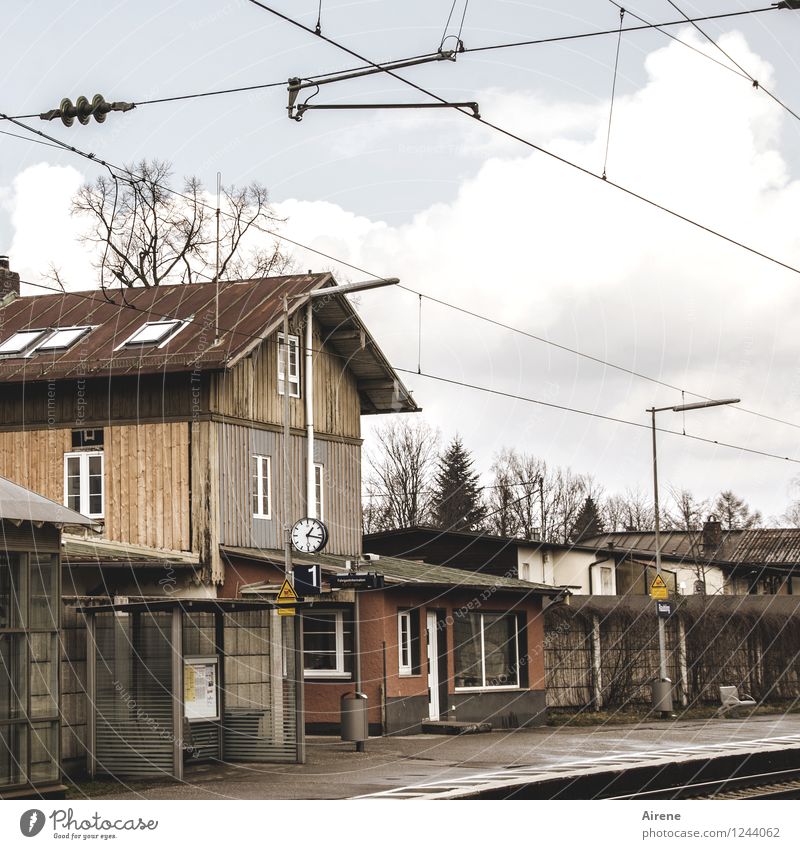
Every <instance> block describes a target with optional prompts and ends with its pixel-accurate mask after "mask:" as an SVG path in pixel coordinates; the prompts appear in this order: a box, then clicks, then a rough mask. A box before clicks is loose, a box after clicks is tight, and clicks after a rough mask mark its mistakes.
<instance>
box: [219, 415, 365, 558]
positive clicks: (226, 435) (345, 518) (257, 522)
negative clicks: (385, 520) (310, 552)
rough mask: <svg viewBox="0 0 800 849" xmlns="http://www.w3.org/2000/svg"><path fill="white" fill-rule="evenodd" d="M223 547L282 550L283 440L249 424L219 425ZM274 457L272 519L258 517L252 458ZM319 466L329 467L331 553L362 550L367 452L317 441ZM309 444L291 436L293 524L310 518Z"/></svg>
mask: <svg viewBox="0 0 800 849" xmlns="http://www.w3.org/2000/svg"><path fill="white" fill-rule="evenodd" d="M219 428H220V431H219V468H220V542H221V543H222V544H223V545H235V546H241V547H243V548H262V549H263V548H273V549H277V548H281V546H282V541H281V528H282V527H283V496H282V484H283V472H282V469H283V435H282V434H280V433H277V432H275V431H272V430H262V429H259V428H248V427H245V426H243V425H234V424H220V425H219ZM253 454H262V455H264V456H267V457H270V458H271V467H272V468H271V484H272V487H271V490H272V512H271V518H270V519H258V518H254V517H253V510H252V497H251V477H250V476H251V474H252V469H251V465H250V464H251V457H252V455H253ZM314 457H315V460H316V462H318V463H322V464H323V466H324V468H325V475H324V480H325V492H324V498H323V503H324V506H325V511H324V512H325V515H324V521H325V524H326V525H327V526H328V530H329V532H330V541H329V543H328V546H327V548H326V553H328V554H343V555H348V554H356V553H358V552H359V551H360V549H361V448H360V446H359V445H353V444H350V443H346V442H340V441H335V440H328V439H325V438H320V437H317V438H316V439H315V441H314ZM305 464H306V439H305V437H303V436H299V435H296V434H293V435H292V437H291V458H290V469H291V472H290V477H289V480H290V487H291V505H292V506H291V516H290V520H291V521H296V520H297V519H299V518H301V517H302V516H305V515H306V466H305Z"/></svg>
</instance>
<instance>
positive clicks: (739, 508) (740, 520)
mask: <svg viewBox="0 0 800 849" xmlns="http://www.w3.org/2000/svg"><path fill="white" fill-rule="evenodd" d="M714 513H715V515H716V516H718V517H719V520H720V522H721V523H722V527H723V530H726V531H735V530H739V529H741V528H754V527H757V526H758V525H760V524H761V513H760V512H759V511H758V510H751V509H750V505H749V504H748V503H747V502H746V501H745V500H744V499H743V498H740V497H739V496H738V495H736V494H735V493H733V492H731V490H729V489H726V490H724V491H723V492H721V493H720V494H719V495H718V496H717V500H716V501H715V502H714Z"/></svg>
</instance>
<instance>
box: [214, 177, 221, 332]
mask: <svg viewBox="0 0 800 849" xmlns="http://www.w3.org/2000/svg"><path fill="white" fill-rule="evenodd" d="M221 187H222V174H221V173H220V172H219V171H217V245H216V249H217V256H216V264H215V270H214V308H215V311H216V323H215V324H214V344H215V345H216V344H217V343H218V342H219V199H220V194H221V190H222V188H221Z"/></svg>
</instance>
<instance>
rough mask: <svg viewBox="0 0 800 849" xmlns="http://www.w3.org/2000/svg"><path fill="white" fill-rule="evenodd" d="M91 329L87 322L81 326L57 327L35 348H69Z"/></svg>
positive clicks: (39, 349) (48, 349)
mask: <svg viewBox="0 0 800 849" xmlns="http://www.w3.org/2000/svg"><path fill="white" fill-rule="evenodd" d="M91 329H92V328H91V327H90V326H89V325H88V324H87V325H83V326H81V327H57V328H56V329H55V332H54V333H53V334H52V335H51V336H48V337H47V339H45V340H44V341H43V342H40V343H39V344H38V345H37V346H36V350H37V351H58V350H61V349H62V348H69V347H70V345H74V344H75V342H77V341H78V339H80V338H81V336H84V335H86V334H87V333H88V332H89V331H90V330H91Z"/></svg>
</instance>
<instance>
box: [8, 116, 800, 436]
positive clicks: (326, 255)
mask: <svg viewBox="0 0 800 849" xmlns="http://www.w3.org/2000/svg"><path fill="white" fill-rule="evenodd" d="M0 117H3V113H0ZM10 120H11V121H12V122H13V123H15V124H17V125H18V126H20V127H22V128H24V129H25V130H27V131H28V132H31V133H34V134H36V135H38V136H41V137H43V138H45V139H47V140H49V141H52V142H55V144H56V146H57V147H61V148H63V149H66V150H69V151H70V152H72V153H75V154H76V155H78V156H82V157H84V158H86V159H89V160H90V161H92V162H97V163H99V164H100V165H103V166H104V167H105V168H106V169H108V170H109V173H112V176H113V172H112V169H115V170H117V171H120V172H123V173H125V174H127V175H128V177H127V179H128V182H130V180H131V179H134V180H135V179H136V177H135V175H134V174H132V172H130V171H128V170H127V169H123V168H120V167H119V166H115V165H112V164H111V163H109V162H107V161H105V160H103V159H100V158H98V157H96V156H95V155H94V154H91V153H86V152H85V151H83V150H80V149H79V148H76V147H74V146H72V145H67V144H66V143H65V142H62V141H60V140H59V139H56V138H55V137H52V136H49V135H48V134H46V133H43V132H42V131H41V130H37V129H35V128H33V127H29V126H28V125H26V124H23V123H21V122H19V121H18V120H17V119H15V118H11V119H10ZM30 141H35V139H30ZM123 179H126V178H124V177H123ZM162 188H163V189H164V190H165V191H166V192H168V193H170V194H172V195H173V196H175V197H179V198H182V199H184V200H189V198H188V197H187V196H186V195H184V194H183V193H181V192H179V191H177V190H175V189H171V188H170V187H168V186H163V187H162ZM198 202H200V201H198ZM200 203H202V202H200ZM203 206H205V207H206V208H207V209H209V210H211V211H215V210H214V209H213V207H212V206H211V205H209V204H203ZM222 214H223V215H225V216H226V217H232V216H231V214H230V213H228V212H223V213H222ZM253 226H254V227H255V229H256V230H258V231H259V232H262V233H265V234H267V235H270V236H273V237H274V238H276V239H278V240H280V241H283V242H287V243H288V244H291V245H294V246H295V247H298V248H301V249H303V250H307V251H309V252H311V253H314V254H315V255H317V256H321V257H324V258H325V259H329V260H331V261H332V262H336V263H337V264H340V265H343V266H345V267H346V268H350V269H352V270H353V271H358V272H359V273H361V274H365V275H367V276H369V277H375V278H378V279H385V278H384V277H383V275H380V274H376V273H375V272H374V271H370V270H368V269H366V268H363V267H362V266H358V265H355V264H354V263H351V262H348V261H346V260H343V259H340V258H339V257H336V256H333V255H332V254H329V253H326V252H324V251H321V250H318V249H317V248H313V247H311V246H310V245H306V244H304V243H302V242H299V241H297V240H295V239H292V238H290V237H288V236H284V235H283V234H281V233H279V232H278V231H276V230H270V229H269V228H266V227H261V226H259V225H256V224H254V225H253ZM29 285H33V286H35V285H41V284H29ZM42 288H47V287H42ZM398 288H401V289H405V290H406V291H408V292H411V293H413V294H415V295H417V296H418V297H420V298H422V297H425V298H427V299H428V300H429V301H432V302H434V303H438V304H440V305H442V306H445V307H449V308H451V309H454V310H457V311H459V312H462V313H464V314H465V315H469V316H472V317H473V318H479V319H481V320H483V321H487V322H489V323H490V324H494V325H495V326H497V327H502V328H504V329H506V330H510V331H513V332H516V333H520V334H522V335H525V336H528V337H529V338H531V339H535V340H536V341H539V342H543V343H545V344H547V345H552V346H553V347H556V348H559V349H561V350H563V351H567V352H569V353H572V354H575V355H576V356H579V357H583V358H584V359H588V360H591V361H593V362H596V363H598V364H600V365H604V366H608V367H609V368H613V369H616V370H618V371H622V372H625V373H627V374H629V375H631V376H633V377H637V378H640V379H644V380H648V381H650V382H652V383H655V384H659V385H661V386H664V387H665V388H668V389H673V390H675V391H678V392H680V391H682V387H679V386H675V385H673V384H670V383H667V382H666V381H662V380H659V379H658V378H654V377H650V376H648V375H645V374H643V373H641V372H637V371H634V370H633V369H629V368H627V367H625V366H620V365H618V364H615V363H611V362H608V361H606V360H603V359H601V358H599V357H596V356H593V355H591V354H586V353H584V352H582V351H579V350H577V349H575V348H570V347H569V346H567V345H562V344H560V343H558V342H553V341H552V340H550V339H546V338H545V337H542V336H537V335H536V334H533V333H530V332H528V331H524V330H521V329H520V328H516V327H513V326H512V325H508V324H505V323H504V322H500V321H497V320H495V319H492V318H489V317H487V316H485V315H479V314H478V313H475V312H473V311H472V310H469V309H467V308H465V307H460V306H458V305H456V304H451V303H448V302H446V301H443V300H441V299H439V298H434V297H432V296H431V295H426V294H424V293H422V292H419V291H417V290H415V289H412V288H410V287H408V286H404V285H402V284H400V285H399V286H398ZM51 291H52V290H51ZM122 297H123V300H124V293H123V295H122ZM167 317H168V316H167ZM233 332H236V331H233ZM690 394H692V395H695V396H696V397H698V398H702V399H704V400H711V398H709V397H708V396H706V395H703V394H701V393H695V392H690ZM734 409H738V410H740V411H741V412H743V413H748V414H750V415H754V416H758V417H760V418H763V419H766V420H768V421H772V422H775V423H777V424H784V425H788V426H790V427H795V428H800V425H798V424H796V423H794V422H789V421H786V420H784V419H780V418H777V417H775V416H771V415H769V414H767V413H760V412H758V411H755V410H749V409H747V408H742V407H735V408H734Z"/></svg>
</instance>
